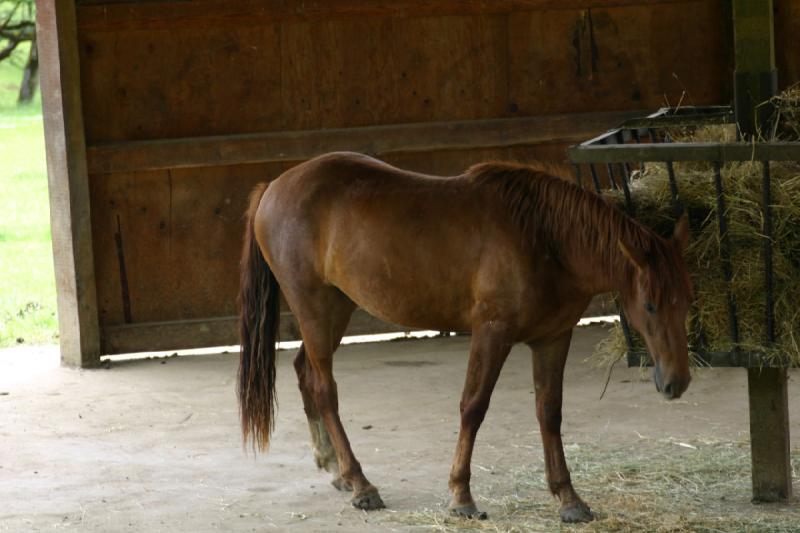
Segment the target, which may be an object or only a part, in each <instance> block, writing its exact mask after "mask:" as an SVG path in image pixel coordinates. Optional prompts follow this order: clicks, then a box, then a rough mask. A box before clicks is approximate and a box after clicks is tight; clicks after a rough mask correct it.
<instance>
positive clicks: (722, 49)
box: [508, 1, 732, 115]
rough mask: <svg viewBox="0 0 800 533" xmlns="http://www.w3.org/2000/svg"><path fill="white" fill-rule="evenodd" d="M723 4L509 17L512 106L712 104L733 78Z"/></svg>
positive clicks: (528, 110)
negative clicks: (720, 17) (722, 9)
mask: <svg viewBox="0 0 800 533" xmlns="http://www.w3.org/2000/svg"><path fill="white" fill-rule="evenodd" d="M722 3H723V2H721V1H720V2H700V3H692V4H686V5H681V6H675V5H658V6H652V7H644V6H628V7H620V8H609V9H589V10H583V11H545V12H536V13H513V14H511V15H509V30H508V33H509V36H510V40H509V46H510V51H509V72H510V73H511V81H510V87H511V89H510V91H511V94H510V100H511V101H512V102H514V104H515V105H516V106H517V107H518V108H519V112H520V113H521V114H523V115H529V114H533V113H537V114H538V113H563V112H568V111H569V112H585V111H590V110H592V111H597V110H600V109H627V108H632V107H637V108H638V107H645V108H649V109H656V108H658V107H661V106H663V105H665V103H667V102H669V103H671V104H673V105H675V104H677V103H678V102H679V101H681V99H682V98H683V103H685V104H697V105H702V104H717V103H719V102H720V101H721V100H724V98H725V94H726V92H727V89H726V87H727V86H729V85H730V79H731V76H732V66H731V64H730V59H729V54H730V43H728V42H725V40H724V38H725V36H724V25H723V24H722V23H721V22H720V19H719V11H720V9H721V5H722ZM523 35H524V36H529V38H527V39H524V38H520V37H521V36H523ZM515 37H516V38H515ZM684 92H685V95H684Z"/></svg>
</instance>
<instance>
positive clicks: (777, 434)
mask: <svg viewBox="0 0 800 533" xmlns="http://www.w3.org/2000/svg"><path fill="white" fill-rule="evenodd" d="M787 379H788V376H787V370H786V369H785V368H748V369H747V390H748V393H749V401H750V446H751V456H752V468H753V470H752V474H753V501H755V502H777V501H785V500H787V499H789V498H791V497H792V462H791V457H790V453H791V447H790V444H789V442H790V441H789V400H788V382H787Z"/></svg>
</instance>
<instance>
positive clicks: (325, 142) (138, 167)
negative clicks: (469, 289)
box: [87, 111, 642, 174]
mask: <svg viewBox="0 0 800 533" xmlns="http://www.w3.org/2000/svg"><path fill="white" fill-rule="evenodd" d="M640 114H642V111H626V112H601V113H585V114H564V115H550V116H541V117H526V118H512V119H492V120H474V121H457V122H432V123H422V124H395V125H387V126H368V127H361V128H346V129H329V130H310V131H286V132H275V133H261V134H249V135H228V136H209V137H194V138H186V139H164V140H153V141H132V142H125V143H109V144H97V145H93V146H90V147H89V148H88V153H87V155H88V158H89V172H90V173H92V174H104V173H112V172H135V171H143V170H156V169H167V168H173V169H174V168H193V167H210V166H219V165H232V164H243V163H263V162H275V161H302V160H305V159H309V158H311V157H314V156H316V155H319V154H323V153H326V152H335V151H340V150H352V151H358V152H364V153H369V154H375V155H386V154H392V153H399V152H428V151H439V150H467V149H473V148H489V147H510V146H518V145H534V144H540V143H546V142H548V143H549V142H557V141H577V140H580V139H585V138H586V137H589V136H591V135H594V134H596V133H597V132H598V131H602V130H603V129H606V128H608V126H609V125H612V124H617V123H619V122H621V121H623V120H625V119H628V118H632V117H634V116H636V115H640ZM633 161H636V159H633Z"/></svg>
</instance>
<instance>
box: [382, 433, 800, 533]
mask: <svg viewBox="0 0 800 533" xmlns="http://www.w3.org/2000/svg"><path fill="white" fill-rule="evenodd" d="M565 451H566V455H567V460H568V462H569V463H570V464H571V465H572V481H573V483H574V485H575V488H576V490H577V491H578V493H579V494H581V496H582V497H583V498H584V499H585V500H586V502H587V503H588V504H589V505H590V506H591V507H592V510H593V511H594V513H595V518H596V519H595V521H593V522H590V523H588V524H581V525H569V524H561V523H560V521H559V517H558V503H557V502H556V501H555V500H554V499H553V498H552V496H551V495H550V493H549V491H548V490H547V483H546V481H545V479H544V471H543V465H540V466H535V467H528V468H524V469H519V470H515V471H512V472H509V475H501V476H496V477H495V476H492V477H493V478H495V479H496V481H494V482H493V483H492V484H487V485H482V484H480V483H478V485H480V486H477V487H475V490H474V493H475V494H476V495H479V496H478V501H477V503H478V506H479V507H481V508H483V509H486V510H488V511H489V519H488V520H485V521H478V520H465V519H460V518H453V517H449V516H447V514H446V511H445V509H444V508H443V506H444V505H446V504H443V506H442V507H440V508H437V509H430V510H426V511H423V512H416V513H405V512H399V513H392V514H390V515H389V516H387V519H388V520H391V521H394V522H399V523H400V524H403V525H405V526H411V527H410V528H409V529H411V530H412V531H435V532H454V533H455V532H467V531H495V532H499V531H503V532H519V533H522V532H526V533H532V532H550V531H565V532H582V533H589V532H600V531H603V532H619V533H622V532H645V531H646V532H648V533H688V532H693V533H711V532H715V533H722V532H728V531H741V532H759V533H789V532H794V533H796V532H797V531H798V527H800V526H798V524H800V510H799V509H798V508H797V505H795V504H793V503H791V504H785V505H780V504H776V505H761V506H753V505H752V504H751V503H750V499H749V495H750V482H751V479H750V454H749V445H748V443H747V442H739V443H731V442H722V441H709V440H697V441H691V442H679V441H676V440H674V439H665V440H653V439H644V438H643V439H641V440H640V441H639V442H636V443H633V444H631V445H627V446H619V447H616V448H603V447H599V446H597V445H596V444H593V443H583V444H573V445H568V446H566V447H565ZM798 467H800V455H798V453H797V450H795V451H794V452H793V453H792V469H793V470H797V468H798ZM480 495H483V497H481V496H480ZM493 495H497V496H493Z"/></svg>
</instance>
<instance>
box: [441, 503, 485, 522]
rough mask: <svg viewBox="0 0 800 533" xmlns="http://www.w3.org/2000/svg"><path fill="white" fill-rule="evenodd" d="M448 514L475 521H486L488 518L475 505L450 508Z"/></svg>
mask: <svg viewBox="0 0 800 533" xmlns="http://www.w3.org/2000/svg"><path fill="white" fill-rule="evenodd" d="M450 514H451V515H453V516H458V517H461V518H474V519H476V520H486V519H487V518H489V515H487V514H486V513H485V512H484V511H479V510H478V508H477V507H475V505H462V506H461V507H451V508H450Z"/></svg>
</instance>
